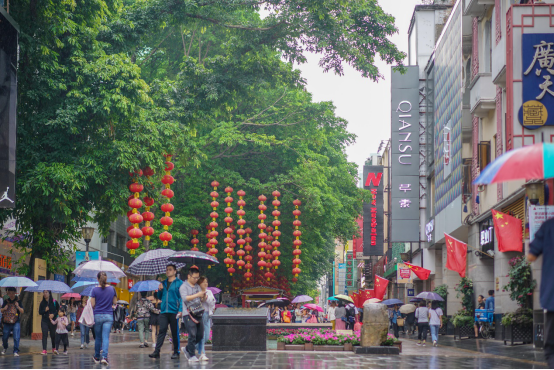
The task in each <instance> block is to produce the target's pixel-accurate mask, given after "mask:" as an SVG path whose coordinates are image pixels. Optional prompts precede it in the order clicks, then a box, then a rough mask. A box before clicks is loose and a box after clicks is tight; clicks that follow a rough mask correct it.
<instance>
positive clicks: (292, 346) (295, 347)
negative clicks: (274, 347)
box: [285, 344, 304, 351]
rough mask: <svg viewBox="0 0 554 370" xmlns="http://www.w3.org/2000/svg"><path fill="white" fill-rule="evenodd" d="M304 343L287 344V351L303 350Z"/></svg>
mask: <svg viewBox="0 0 554 370" xmlns="http://www.w3.org/2000/svg"><path fill="white" fill-rule="evenodd" d="M303 350H304V345H303V344H285V351H303Z"/></svg>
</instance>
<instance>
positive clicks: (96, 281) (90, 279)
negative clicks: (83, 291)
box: [71, 276, 119, 284]
mask: <svg viewBox="0 0 554 370" xmlns="http://www.w3.org/2000/svg"><path fill="white" fill-rule="evenodd" d="M71 281H76V282H79V281H88V282H93V283H98V279H97V278H95V277H80V276H75V277H74V278H73V279H71ZM108 283H109V284H111V283H116V284H119V279H115V278H112V279H108Z"/></svg>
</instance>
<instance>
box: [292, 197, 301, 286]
mask: <svg viewBox="0 0 554 370" xmlns="http://www.w3.org/2000/svg"><path fill="white" fill-rule="evenodd" d="M292 204H294V208H295V209H294V211H292V214H293V215H294V221H293V223H292V225H293V226H294V232H293V233H292V235H293V236H294V237H295V239H294V241H293V244H294V248H295V249H294V250H293V251H292V254H293V255H294V259H293V260H292V265H293V269H292V274H293V275H294V278H293V279H292V281H293V282H294V283H296V282H297V281H298V274H300V272H301V271H302V270H300V268H299V267H298V266H299V265H300V263H302V261H301V260H300V258H299V257H300V254H302V252H301V251H300V246H301V245H302V242H301V241H300V236H301V235H302V232H301V231H300V230H299V228H300V225H302V223H301V222H300V220H299V219H298V216H300V214H301V212H300V210H299V209H298V206H300V205H301V204H302V202H300V200H298V199H295V200H294V202H292Z"/></svg>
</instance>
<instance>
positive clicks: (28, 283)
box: [0, 276, 37, 288]
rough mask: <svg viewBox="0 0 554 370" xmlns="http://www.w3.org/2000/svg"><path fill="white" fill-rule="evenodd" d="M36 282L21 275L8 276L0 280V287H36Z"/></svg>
mask: <svg viewBox="0 0 554 370" xmlns="http://www.w3.org/2000/svg"><path fill="white" fill-rule="evenodd" d="M36 286H37V284H36V283H35V282H34V281H33V280H31V279H28V278H26V277H23V276H8V277H7V278H3V279H2V280H0V288H25V287H36Z"/></svg>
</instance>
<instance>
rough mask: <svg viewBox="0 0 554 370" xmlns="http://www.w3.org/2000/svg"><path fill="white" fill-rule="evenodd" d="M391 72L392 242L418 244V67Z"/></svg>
mask: <svg viewBox="0 0 554 370" xmlns="http://www.w3.org/2000/svg"><path fill="white" fill-rule="evenodd" d="M406 69H407V72H406V73H405V74H400V72H395V71H394V70H393V71H392V77H391V85H392V91H391V157H392V158H391V174H392V179H391V188H392V191H391V195H392V205H391V219H392V227H391V228H392V230H391V235H390V239H391V241H392V242H418V241H419V67H418V66H411V67H406Z"/></svg>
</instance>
